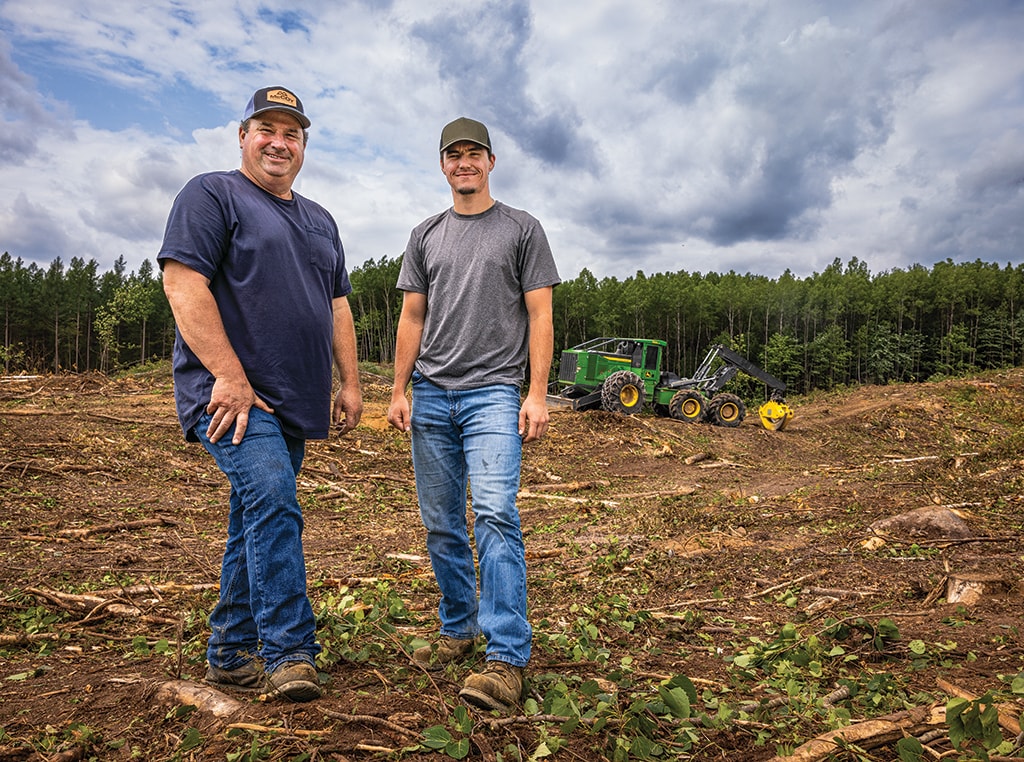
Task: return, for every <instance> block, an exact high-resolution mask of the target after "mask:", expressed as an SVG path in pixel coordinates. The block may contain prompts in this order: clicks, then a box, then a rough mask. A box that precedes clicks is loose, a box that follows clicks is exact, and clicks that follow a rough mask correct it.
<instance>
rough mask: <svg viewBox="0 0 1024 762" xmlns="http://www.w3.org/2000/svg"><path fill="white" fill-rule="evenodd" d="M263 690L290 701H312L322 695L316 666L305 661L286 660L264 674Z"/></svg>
mask: <svg viewBox="0 0 1024 762" xmlns="http://www.w3.org/2000/svg"><path fill="white" fill-rule="evenodd" d="M264 690H265V691H266V692H267V693H273V692H275V691H276V692H277V693H280V694H281V695H282V696H284V697H285V698H288V699H291V700H292V701H313V700H314V699H318V698H320V697H321V696H322V695H323V689H322V688H321V687H320V676H319V675H318V674H317V671H316V667H314V666H313V665H312V664H310V663H309V662H305V661H288V662H285V663H284V664H282V665H281V666H279V667H278V668H277V669H275V670H274V671H273V672H271V673H270V674H268V675H267V676H266V681H265V685H264Z"/></svg>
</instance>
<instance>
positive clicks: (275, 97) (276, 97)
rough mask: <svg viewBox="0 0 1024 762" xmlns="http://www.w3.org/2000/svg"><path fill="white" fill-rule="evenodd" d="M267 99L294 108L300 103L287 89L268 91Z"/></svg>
mask: <svg viewBox="0 0 1024 762" xmlns="http://www.w3.org/2000/svg"><path fill="white" fill-rule="evenodd" d="M267 100H268V101H269V102H271V103H280V104H282V105H285V106H291V107H292V108H295V107H296V106H298V105H299V101H298V99H297V98H296V97H295V96H294V95H292V94H291V93H290V92H288V91H287V90H271V91H270V92H268V93H267Z"/></svg>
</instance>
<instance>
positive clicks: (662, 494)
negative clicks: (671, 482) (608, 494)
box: [613, 487, 697, 500]
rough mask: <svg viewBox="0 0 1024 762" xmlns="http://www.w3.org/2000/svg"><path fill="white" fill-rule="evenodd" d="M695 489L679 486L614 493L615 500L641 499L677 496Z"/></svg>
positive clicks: (690, 492) (688, 493)
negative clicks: (668, 488)
mask: <svg viewBox="0 0 1024 762" xmlns="http://www.w3.org/2000/svg"><path fill="white" fill-rule="evenodd" d="M696 491H697V488H696V487H679V488H677V489H673V490H658V491H657V492H631V493H629V494H626V495H614V496H613V497H614V498H615V499H616V500H642V499H644V498H648V497H679V496H680V495H692V494H693V493H694V492H696Z"/></svg>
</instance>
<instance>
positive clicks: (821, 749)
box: [770, 706, 946, 762]
mask: <svg viewBox="0 0 1024 762" xmlns="http://www.w3.org/2000/svg"><path fill="white" fill-rule="evenodd" d="M945 722H946V710H945V708H943V707H937V706H918V707H914V708H913V709H909V710H907V711H904V712H896V713H894V714H889V715H886V716H885V717H877V718H875V719H873V720H864V721H863V722H858V723H856V724H854V725H848V726H846V727H845V728H839V729H837V730H828V731H826V732H824V733H821V734H820V735H818V736H815V737H814V738H812V739H811V740H810V741H808V742H807V743H805V744H803V745H801V746H799V747H797V748H796V749H795V750H794V751H793V753H792V754H790V755H789V756H785V757H780V756H776V757H772V759H771V761H770V762H822V761H823V760H825V759H828V758H829V757H830V756H831V755H833V754H835V752H836V751H839V750H841V749H842V748H843V747H845V746H849V745H856V746H858V747H860V748H861V749H864V750H865V751H870V750H871V749H876V748H878V747H879V746H885V745H887V744H890V743H892V742H893V741H898V740H899V739H901V738H904V737H905V736H908V735H918V734H919V733H922V732H924V731H926V730H928V729H929V728H931V727H932V726H934V725H941V724H944V723H945Z"/></svg>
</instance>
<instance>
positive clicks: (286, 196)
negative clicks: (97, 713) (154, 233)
mask: <svg viewBox="0 0 1024 762" xmlns="http://www.w3.org/2000/svg"><path fill="white" fill-rule="evenodd" d="M309 125H310V121H309V118H308V117H307V116H306V114H305V111H304V110H303V108H302V102H301V101H300V100H299V99H298V97H296V96H295V95H294V94H293V93H292V92H291V91H290V90H288V89H286V88H283V87H267V88H263V89H261V90H257V91H256V92H255V93H254V94H253V96H252V98H251V99H250V100H249V103H248V105H247V106H246V109H245V113H244V116H243V117H242V123H241V126H240V127H239V130H238V141H239V146H240V148H241V150H242V166H241V169H240V170H234V171H230V172H210V173H206V174H202V175H199V176H197V177H194V178H193V179H192V180H190V181H189V182H188V183H187V184H186V185H185V187H184V188H183V189H182V190H181V192H180V193H179V194H178V197H177V198H176V199H175V201H174V206H173V207H172V209H171V213H170V216H169V217H168V220H167V230H166V232H165V234H164V241H163V246H162V247H161V249H160V253H159V255H158V256H157V259H158V261H159V262H160V266H161V268H162V269H163V277H164V291H165V292H166V294H167V298H168V300H169V302H170V304H171V309H172V310H173V312H174V319H175V323H176V324H177V335H176V340H175V346H174V397H175V404H176V406H177V410H178V418H179V420H180V422H181V426H182V429H183V431H184V434H185V437H186V439H188V440H190V441H199V442H201V443H202V444H203V446H204V447H205V448H206V449H207V451H209V452H210V454H211V455H212V456H213V458H214V460H215V461H216V463H217V465H218V466H219V467H220V469H221V470H222V471H223V472H224V474H225V475H226V476H227V478H228V480H229V482H230V484H231V497H230V511H229V514H228V539H227V545H226V548H225V551H224V559H223V562H222V568H221V580H220V599H219V600H218V602H217V605H216V606H215V607H214V610H213V612H212V613H211V614H210V627H211V635H210V640H209V644H208V647H207V662H208V664H209V666H208V669H207V673H206V681H207V682H208V683H210V684H212V685H214V686H217V687H228V688H235V689H248V690H262V691H264V692H270V691H276V692H278V693H280V694H281V695H283V696H286V697H287V698H290V699H292V700H295V701H310V700H312V699H315V698H318V697H319V696H320V695H321V688H320V681H319V676H318V673H317V670H316V666H315V664H316V661H315V660H316V656H317V654H318V653H319V652H320V646H319V644H318V643H317V641H316V632H315V629H316V620H315V619H314V616H313V610H312V607H311V605H310V603H309V598H308V597H307V594H306V568H305V561H304V557H303V553H302V526H303V521H302V509H301V508H300V506H299V503H298V500H297V497H296V476H297V475H298V473H299V469H300V468H301V466H302V458H303V454H304V451H305V441H306V440H307V439H324V438H326V437H327V436H328V433H329V432H330V429H331V423H332V420H333V423H335V424H336V425H337V427H338V430H339V431H340V432H341V433H342V434H344V433H346V432H348V431H350V430H352V429H353V428H355V426H356V425H357V424H358V423H359V418H360V416H361V415H362V410H363V402H362V391H361V389H360V386H359V372H358V366H357V360H356V338H355V329H354V325H353V319H352V312H351V309H350V307H349V304H348V299H347V295H348V294H349V293H350V292H351V290H352V286H351V285H350V283H349V279H348V272H347V270H346V268H345V254H344V250H343V248H342V245H341V238H340V235H339V233H338V227H337V225H336V224H335V222H334V219H333V218H332V217H331V215H330V213H328V212H327V210H325V209H324V208H323V207H321V206H320V205H319V204H316V203H315V202H313V201H310V200H309V199H307V198H304V197H302V196H300V195H299V194H298V193H295V192H294V191H293V190H292V184H293V182H294V180H295V177H296V176H297V175H298V173H299V170H300V169H301V168H302V162H303V158H304V155H305V147H306V141H307V139H308V133H307V128H308V127H309ZM332 362H333V365H334V366H335V367H337V369H338V375H339V379H340V389H339V391H338V393H337V395H336V396H335V398H334V401H333V409H332V402H331V389H332Z"/></svg>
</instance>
